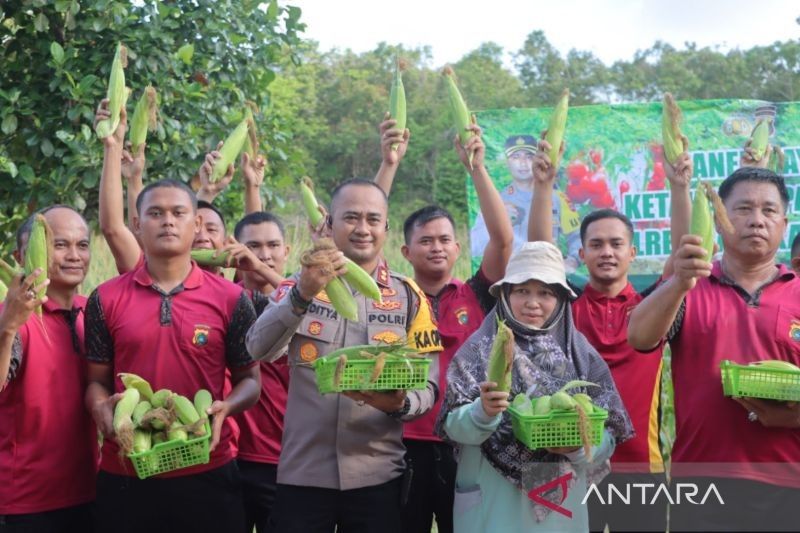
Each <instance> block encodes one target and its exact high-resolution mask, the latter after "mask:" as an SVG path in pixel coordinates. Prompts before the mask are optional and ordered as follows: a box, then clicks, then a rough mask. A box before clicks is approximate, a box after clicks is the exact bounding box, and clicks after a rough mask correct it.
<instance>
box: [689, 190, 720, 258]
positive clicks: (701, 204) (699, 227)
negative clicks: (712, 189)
mask: <svg viewBox="0 0 800 533" xmlns="http://www.w3.org/2000/svg"><path fill="white" fill-rule="evenodd" d="M689 233H690V234H691V235H697V236H699V237H701V238H702V239H703V243H702V245H701V246H702V248H703V250H705V252H706V255H705V256H704V259H706V260H708V261H710V260H711V256H712V255H713V253H714V228H713V223H712V221H711V209H710V208H709V206H708V198H707V197H706V189H705V187H704V186H703V184H702V183H698V185H697V187H696V188H695V191H694V200H693V201H692V220H691V223H690V224H689Z"/></svg>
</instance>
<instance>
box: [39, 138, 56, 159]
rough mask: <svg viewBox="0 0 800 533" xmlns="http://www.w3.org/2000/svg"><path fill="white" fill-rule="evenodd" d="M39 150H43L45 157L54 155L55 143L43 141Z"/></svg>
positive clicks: (47, 140)
mask: <svg viewBox="0 0 800 533" xmlns="http://www.w3.org/2000/svg"><path fill="white" fill-rule="evenodd" d="M39 148H41V150H42V153H43V154H44V156H45V157H50V156H51V155H53V143H52V142H50V139H42V144H41V145H39Z"/></svg>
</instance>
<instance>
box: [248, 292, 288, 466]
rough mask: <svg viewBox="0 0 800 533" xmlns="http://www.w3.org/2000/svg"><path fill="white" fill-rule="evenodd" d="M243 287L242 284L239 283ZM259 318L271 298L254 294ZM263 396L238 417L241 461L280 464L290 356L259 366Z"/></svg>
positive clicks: (254, 303)
mask: <svg viewBox="0 0 800 533" xmlns="http://www.w3.org/2000/svg"><path fill="white" fill-rule="evenodd" d="M239 285H241V282H240V283H239ZM252 299H253V305H254V307H255V309H256V315H260V314H261V312H262V311H263V310H264V308H265V307H266V306H267V305H269V298H268V297H267V296H265V295H263V294H260V293H252ZM259 368H260V371H261V396H260V397H259V398H258V403H257V404H256V405H254V406H253V407H251V408H250V409H248V410H246V411H244V412H243V413H239V414H238V415H236V417H235V419H236V422H237V423H238V424H239V429H240V430H241V433H240V434H239V459H244V460H245V461H253V462H256V463H270V464H275V465H276V464H278V459H279V458H280V455H281V439H282V438H283V417H284V415H285V414H286V398H287V396H288V394H289V364H288V362H287V359H286V356H283V357H281V358H280V359H278V360H277V361H274V362H272V363H267V362H265V361H262V362H260V363H259Z"/></svg>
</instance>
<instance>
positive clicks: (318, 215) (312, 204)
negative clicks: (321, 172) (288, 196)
mask: <svg viewBox="0 0 800 533" xmlns="http://www.w3.org/2000/svg"><path fill="white" fill-rule="evenodd" d="M300 198H301V200H302V201H303V207H304V208H305V210H306V216H308V220H309V222H311V225H312V226H314V227H315V228H316V227H317V226H319V223H320V222H322V211H321V210H320V208H319V202H317V197H316V196H315V195H314V182H313V181H311V178H309V177H308V176H305V177H303V178H302V179H301V180H300Z"/></svg>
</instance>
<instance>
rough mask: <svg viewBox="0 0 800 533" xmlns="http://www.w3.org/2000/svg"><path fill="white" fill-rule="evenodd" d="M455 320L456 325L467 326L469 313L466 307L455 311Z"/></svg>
mask: <svg viewBox="0 0 800 533" xmlns="http://www.w3.org/2000/svg"><path fill="white" fill-rule="evenodd" d="M456 320H458V323H459V324H461V325H462V326H466V325H467V324H469V313H468V312H467V308H466V307H459V308H458V309H456Z"/></svg>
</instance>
